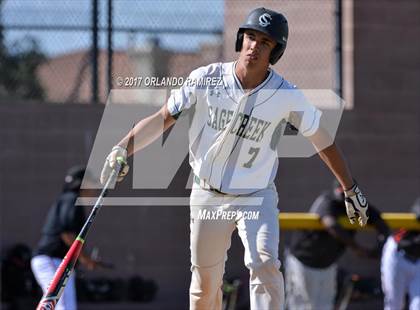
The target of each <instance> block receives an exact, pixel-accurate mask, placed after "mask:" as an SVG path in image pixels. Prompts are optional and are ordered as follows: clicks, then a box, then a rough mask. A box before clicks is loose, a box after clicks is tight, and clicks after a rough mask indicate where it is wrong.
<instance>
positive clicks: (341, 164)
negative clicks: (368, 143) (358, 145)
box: [318, 143, 354, 190]
mask: <svg viewBox="0 0 420 310" xmlns="http://www.w3.org/2000/svg"><path fill="white" fill-rule="evenodd" d="M318 155H319V156H320V157H321V159H322V160H323V161H324V163H325V164H326V165H327V166H328V168H329V169H330V170H331V172H332V173H333V174H334V176H335V177H336V178H337V180H338V181H339V182H340V184H341V186H342V187H343V188H344V189H345V190H347V189H349V188H351V187H352V186H353V184H354V180H353V177H352V176H351V173H350V169H349V168H348V166H347V163H346V161H345V159H344V156H343V154H342V153H341V151H340V149H339V148H338V146H337V145H336V144H335V143H333V144H332V145H330V146H329V147H327V148H325V149H323V150H322V151H319V153H318Z"/></svg>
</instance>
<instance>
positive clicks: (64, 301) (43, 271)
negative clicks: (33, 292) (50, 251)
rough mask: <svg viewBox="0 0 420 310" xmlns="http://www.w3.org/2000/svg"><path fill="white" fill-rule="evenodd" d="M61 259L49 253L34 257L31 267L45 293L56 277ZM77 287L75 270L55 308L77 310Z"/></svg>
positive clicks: (56, 309) (57, 309) (58, 309)
mask: <svg viewBox="0 0 420 310" xmlns="http://www.w3.org/2000/svg"><path fill="white" fill-rule="evenodd" d="M60 263H61V260H60V259H58V258H52V257H49V256H47V255H38V256H35V257H34V258H32V260H31V268H32V271H33V273H34V276H35V279H36V280H37V282H38V284H39V286H41V288H42V291H43V293H45V292H46V291H47V289H48V286H49V285H50V283H51V280H52V279H53V277H54V274H55V271H56V270H57V268H58V266H59V265H60ZM76 309H77V303H76V288H75V280H74V272H73V273H72V275H71V276H70V277H69V279H68V282H67V285H66V287H65V289H64V292H63V294H62V295H61V298H60V300H59V302H58V303H57V305H56V307H55V310H76Z"/></svg>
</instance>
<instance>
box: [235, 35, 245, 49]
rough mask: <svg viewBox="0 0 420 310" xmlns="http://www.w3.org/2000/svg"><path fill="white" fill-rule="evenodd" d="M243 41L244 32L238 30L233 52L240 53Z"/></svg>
mask: <svg viewBox="0 0 420 310" xmlns="http://www.w3.org/2000/svg"><path fill="white" fill-rule="evenodd" d="M243 41H244V32H243V31H241V30H239V31H238V33H237V34H236V44H235V51H236V52H240V51H241V49H242V42H243Z"/></svg>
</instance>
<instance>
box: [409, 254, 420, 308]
mask: <svg viewBox="0 0 420 310" xmlns="http://www.w3.org/2000/svg"><path fill="white" fill-rule="evenodd" d="M410 268H411V281H410V283H409V286H408V294H409V297H410V310H414V309H420V259H417V263H415V264H413V263H411V266H410Z"/></svg>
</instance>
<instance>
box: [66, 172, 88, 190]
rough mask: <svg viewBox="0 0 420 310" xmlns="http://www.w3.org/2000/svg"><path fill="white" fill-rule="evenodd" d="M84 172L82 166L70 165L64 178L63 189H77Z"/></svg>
mask: <svg viewBox="0 0 420 310" xmlns="http://www.w3.org/2000/svg"><path fill="white" fill-rule="evenodd" d="M85 173H86V169H85V167H83V166H74V167H71V168H70V169H69V170H68V171H67V173H66V177H65V178H64V191H78V190H79V189H80V186H81V185H82V181H83V177H84V176H85Z"/></svg>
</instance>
